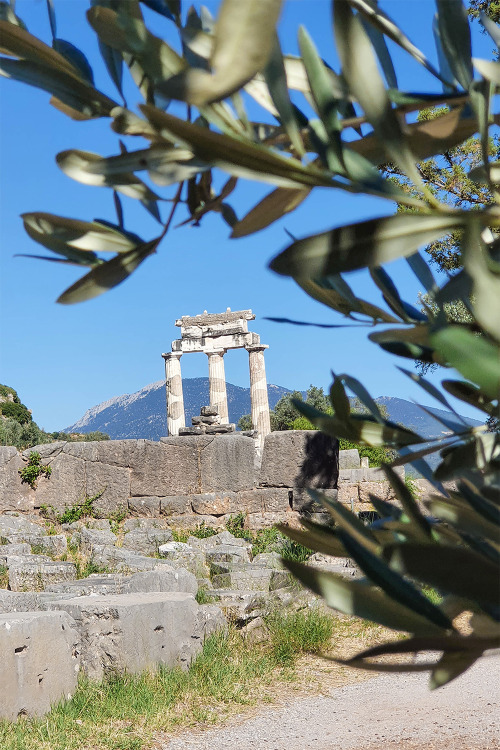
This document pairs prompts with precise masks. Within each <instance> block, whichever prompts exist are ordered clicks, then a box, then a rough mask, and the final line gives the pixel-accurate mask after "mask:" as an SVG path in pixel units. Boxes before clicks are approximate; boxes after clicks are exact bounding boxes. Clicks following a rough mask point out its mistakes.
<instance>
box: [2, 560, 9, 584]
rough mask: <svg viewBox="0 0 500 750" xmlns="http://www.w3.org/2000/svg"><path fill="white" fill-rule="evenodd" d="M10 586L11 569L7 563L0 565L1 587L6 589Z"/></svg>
mask: <svg viewBox="0 0 500 750" xmlns="http://www.w3.org/2000/svg"><path fill="white" fill-rule="evenodd" d="M8 586H9V569H8V567H7V566H6V565H0V589H6V588H8Z"/></svg>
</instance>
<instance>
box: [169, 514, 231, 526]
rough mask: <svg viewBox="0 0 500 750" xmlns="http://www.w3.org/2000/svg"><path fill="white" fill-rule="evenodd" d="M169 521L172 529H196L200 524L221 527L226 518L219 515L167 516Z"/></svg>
mask: <svg viewBox="0 0 500 750" xmlns="http://www.w3.org/2000/svg"><path fill="white" fill-rule="evenodd" d="M166 520H167V523H168V525H169V527H170V528H171V529H195V528H196V527H198V526H201V525H202V524H203V526H210V527H211V528H214V529H216V528H219V529H220V528H221V526H223V524H224V519H223V518H221V517H219V516H199V515H188V514H186V515H184V516H166Z"/></svg>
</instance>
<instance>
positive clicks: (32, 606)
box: [0, 589, 40, 662]
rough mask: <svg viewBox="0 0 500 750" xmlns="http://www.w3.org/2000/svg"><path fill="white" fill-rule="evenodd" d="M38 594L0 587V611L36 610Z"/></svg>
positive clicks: (38, 601)
mask: <svg viewBox="0 0 500 750" xmlns="http://www.w3.org/2000/svg"><path fill="white" fill-rule="evenodd" d="M39 596H40V595H39V594H38V593H37V592H35V591H7V590H6V589H0V613H2V614H4V613H5V612H30V611H32V610H37V609H38V608H39V604H40V599H39ZM0 662H1V659H0Z"/></svg>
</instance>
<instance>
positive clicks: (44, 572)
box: [7, 555, 76, 591]
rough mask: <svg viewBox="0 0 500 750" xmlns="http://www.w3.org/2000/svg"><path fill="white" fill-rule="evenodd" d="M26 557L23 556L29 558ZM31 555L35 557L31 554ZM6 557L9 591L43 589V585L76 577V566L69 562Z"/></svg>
mask: <svg viewBox="0 0 500 750" xmlns="http://www.w3.org/2000/svg"><path fill="white" fill-rule="evenodd" d="M29 557H31V556H28V558H25V559H27V560H29ZM33 557H36V556H35V555H33ZM11 560H12V558H8V560H7V565H8V567H9V588H10V590H11V591H43V590H44V589H45V586H47V585H49V584H52V583H59V582H60V581H71V580H75V579H76V567H75V565H74V564H73V563H71V562H53V561H52V560H50V561H49V562H31V561H30V562H11Z"/></svg>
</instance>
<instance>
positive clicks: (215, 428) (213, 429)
mask: <svg viewBox="0 0 500 750" xmlns="http://www.w3.org/2000/svg"><path fill="white" fill-rule="evenodd" d="M200 426H201V425H200ZM235 431H236V425H235V424H212V425H207V426H206V430H205V432H206V433H207V435H227V434H228V433H231V432H235Z"/></svg>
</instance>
